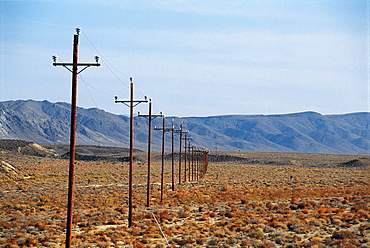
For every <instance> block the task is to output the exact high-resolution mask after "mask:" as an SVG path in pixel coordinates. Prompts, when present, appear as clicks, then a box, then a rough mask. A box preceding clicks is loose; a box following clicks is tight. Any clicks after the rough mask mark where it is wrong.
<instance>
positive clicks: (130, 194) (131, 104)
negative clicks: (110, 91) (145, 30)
mask: <svg viewBox="0 0 370 248" xmlns="http://www.w3.org/2000/svg"><path fill="white" fill-rule="evenodd" d="M130 82H131V83H130V100H127V101H119V100H118V97H117V96H116V97H115V103H123V104H125V105H126V106H127V107H129V108H130V166H129V177H128V181H129V182H128V185H129V186H128V227H131V226H132V193H133V192H132V174H133V165H134V108H135V106H136V105H138V104H140V103H142V102H148V100H147V97H145V100H134V82H133V78H132V77H130ZM127 103H129V104H127Z"/></svg>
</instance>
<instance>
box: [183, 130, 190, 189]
mask: <svg viewBox="0 0 370 248" xmlns="http://www.w3.org/2000/svg"><path fill="white" fill-rule="evenodd" d="M184 140H185V145H184V148H185V155H184V156H185V161H184V164H185V182H186V181H187V174H188V177H189V181H190V140H192V138H191V137H187V133H185V138H184ZM188 161H189V166H187V162H188ZM187 170H189V172H188V173H186V172H187Z"/></svg>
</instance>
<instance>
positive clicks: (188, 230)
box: [0, 151, 370, 247]
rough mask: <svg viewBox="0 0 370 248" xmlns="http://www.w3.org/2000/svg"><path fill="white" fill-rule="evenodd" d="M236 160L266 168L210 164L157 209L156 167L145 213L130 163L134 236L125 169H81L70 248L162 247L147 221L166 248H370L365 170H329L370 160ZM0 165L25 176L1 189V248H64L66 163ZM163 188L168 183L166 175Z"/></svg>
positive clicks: (17, 158)
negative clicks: (201, 175) (204, 172)
mask: <svg viewBox="0 0 370 248" xmlns="http://www.w3.org/2000/svg"><path fill="white" fill-rule="evenodd" d="M236 154H237V153H235V154H232V155H233V156H235V155H236ZM237 155H238V156H245V157H248V158H249V159H251V161H252V160H254V161H264V162H263V163H260V164H258V163H250V164H248V163H244V162H243V164H241V163H240V161H239V162H231V161H229V162H222V163H212V164H210V166H209V169H208V173H207V175H206V177H205V178H204V179H202V180H201V181H200V182H187V183H183V184H182V185H176V190H175V191H171V190H170V185H168V187H167V188H166V194H165V199H164V202H163V203H161V202H159V198H160V197H159V196H160V191H159V181H160V163H158V162H155V163H153V170H152V171H153V175H152V180H153V184H152V205H151V207H149V208H146V207H145V197H146V195H145V193H146V166H145V165H140V164H137V165H135V168H134V169H135V179H134V207H135V208H134V226H133V227H132V228H128V227H127V200H128V195H127V190H128V187H127V181H128V180H127V178H128V175H127V171H128V166H127V163H119V162H104V161H100V162H83V161H78V162H77V163H76V179H75V181H76V195H75V208H74V232H73V245H74V247H165V241H164V239H163V237H162V235H161V233H160V231H159V228H158V226H157V224H156V223H155V221H154V219H153V216H152V213H154V215H155V216H156V218H157V219H158V221H159V223H160V225H161V228H162V229H163V232H164V234H165V236H166V237H167V239H168V240H169V242H170V243H171V245H172V247H361V246H363V247H366V245H367V246H369V245H370V223H369V218H370V205H369V204H370V173H369V171H368V168H366V167H353V166H344V167H343V166H342V167H341V166H335V165H338V164H340V163H342V164H344V163H346V161H352V160H354V159H358V160H361V161H366V159H369V157H366V156H361V158H358V157H359V156H357V157H356V156H355V155H328V154H298V153H294V154H288V153H283V154H279V153H243V154H242V153H240V154H237ZM310 158H311V159H310ZM0 160H1V161H4V162H6V163H8V164H10V165H12V166H14V168H17V171H20V172H22V173H23V175H30V178H27V177H26V179H23V178H24V177H21V178H20V177H14V178H9V177H2V180H1V181H0V247H61V246H63V244H64V242H65V241H64V239H65V228H66V204H67V197H66V194H67V181H68V161H67V160H61V159H56V158H41V157H32V156H24V155H21V154H19V153H14V152H10V151H0ZM288 160H289V161H290V162H289V164H286V163H287V162H286V161H288ZM269 161H270V162H271V163H268V162H269ZM284 161H285V162H284ZM363 163H365V162H363ZM351 164H353V163H351ZM167 171H170V170H169V166H167ZM4 173H5V172H4ZM165 181H166V183H169V182H170V181H171V180H170V174H169V173H167V174H166V179H165Z"/></svg>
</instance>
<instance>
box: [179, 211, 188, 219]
mask: <svg viewBox="0 0 370 248" xmlns="http://www.w3.org/2000/svg"><path fill="white" fill-rule="evenodd" d="M177 216H178V217H179V218H188V217H189V214H188V213H186V212H178V213H177Z"/></svg>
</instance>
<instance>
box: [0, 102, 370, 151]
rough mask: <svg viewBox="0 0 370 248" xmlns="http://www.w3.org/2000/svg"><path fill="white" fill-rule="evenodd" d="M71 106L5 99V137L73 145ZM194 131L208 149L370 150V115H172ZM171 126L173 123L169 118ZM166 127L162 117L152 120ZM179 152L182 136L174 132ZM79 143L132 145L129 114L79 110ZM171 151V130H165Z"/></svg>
mask: <svg viewBox="0 0 370 248" xmlns="http://www.w3.org/2000/svg"><path fill="white" fill-rule="evenodd" d="M70 107H71V106H70V104H68V103H62V102H58V103H51V102H49V101H46V100H45V101H34V100H17V101H4V102H0V139H20V140H26V141H32V142H36V143H39V144H40V143H41V144H43V143H44V144H51V143H54V144H68V143H69V132H70ZM168 119H170V120H172V119H173V120H174V123H175V128H176V129H178V125H179V123H183V127H184V129H186V130H189V135H190V136H191V137H192V138H193V140H192V143H194V144H196V145H199V146H204V147H205V148H207V149H209V150H223V151H269V152H309V153H340V154H370V113H369V112H361V113H349V114H341V115H322V114H320V113H316V112H302V113H292V114H283V115H224V116H208V117H168ZM167 123H168V126H167V127H170V121H167ZM153 125H155V126H158V127H162V119H161V118H156V119H154V120H153ZM147 136H148V120H147V119H146V118H144V117H135V148H138V149H142V150H147ZM175 137H176V138H175V142H176V143H175V144H176V150H178V144H179V135H178V134H176V135H175ZM161 140H162V134H161V131H156V130H154V131H153V150H154V151H159V150H160V147H161ZM77 143H78V144H84V145H98V146H114V147H128V146H129V117H127V116H124V115H115V114H112V113H108V112H106V111H104V110H101V109H98V108H90V109H85V108H78V110H77ZM165 144H166V149H167V150H168V149H171V134H170V133H168V132H167V133H166V139H165Z"/></svg>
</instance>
